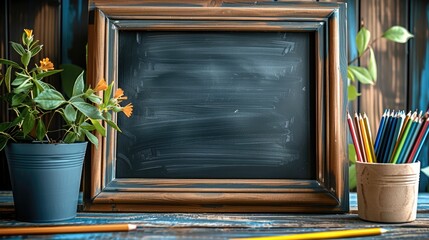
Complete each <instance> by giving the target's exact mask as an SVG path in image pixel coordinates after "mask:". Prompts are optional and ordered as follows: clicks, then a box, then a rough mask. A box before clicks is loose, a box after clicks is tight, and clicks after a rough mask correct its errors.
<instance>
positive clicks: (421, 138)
mask: <svg viewBox="0 0 429 240" xmlns="http://www.w3.org/2000/svg"><path fill="white" fill-rule="evenodd" d="M428 133H429V118H428V117H426V120H425V121H424V123H423V126H422V127H421V129H420V132H419V135H418V137H417V140H416V142H415V143H414V145H413V149H412V150H411V154H410V156H409V157H408V160H407V163H413V162H415V161H417V157H418V155H419V153H420V150H421V149H422V147H423V144H424V142H425V140H426V137H427V136H428Z"/></svg>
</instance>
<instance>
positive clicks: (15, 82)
mask: <svg viewBox="0 0 429 240" xmlns="http://www.w3.org/2000/svg"><path fill="white" fill-rule="evenodd" d="M15 75H16V78H15V80H13V82H12V86H19V85H21V84H22V83H24V82H25V81H27V80H29V79H31V78H30V76H27V75H25V74H23V73H15Z"/></svg>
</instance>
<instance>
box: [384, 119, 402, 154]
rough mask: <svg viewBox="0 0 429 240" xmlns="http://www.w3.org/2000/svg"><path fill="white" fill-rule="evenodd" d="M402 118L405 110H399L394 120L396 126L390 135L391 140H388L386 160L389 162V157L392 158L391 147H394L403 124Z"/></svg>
mask: <svg viewBox="0 0 429 240" xmlns="http://www.w3.org/2000/svg"><path fill="white" fill-rule="evenodd" d="M404 119H405V112H404V111H401V112H399V113H398V116H397V120H396V126H395V130H394V134H393V137H392V141H391V142H390V146H389V151H388V153H387V161H386V162H389V161H390V159H391V158H392V154H393V149H395V145H396V141H397V140H398V137H399V133H400V132H401V129H402V125H403V124H404Z"/></svg>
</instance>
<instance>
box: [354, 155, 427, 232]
mask: <svg viewBox="0 0 429 240" xmlns="http://www.w3.org/2000/svg"><path fill="white" fill-rule="evenodd" d="M419 177H420V162H415V163H408V164H391V163H363V162H357V163H356V178H357V196H358V215H359V218H361V219H363V220H366V221H372V222H383V223H402V222H411V221H414V220H415V219H416V214H417V198H418V191H419Z"/></svg>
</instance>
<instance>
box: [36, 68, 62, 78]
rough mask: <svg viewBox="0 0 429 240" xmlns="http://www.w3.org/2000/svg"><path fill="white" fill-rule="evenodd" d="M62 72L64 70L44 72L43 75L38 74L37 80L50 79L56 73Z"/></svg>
mask: <svg viewBox="0 0 429 240" xmlns="http://www.w3.org/2000/svg"><path fill="white" fill-rule="evenodd" d="M61 71H62V69H59V70H50V71H47V72H42V73H39V74H37V75H36V78H37V79H42V78H44V77H49V76H51V75H54V74H56V73H59V72H61Z"/></svg>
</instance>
